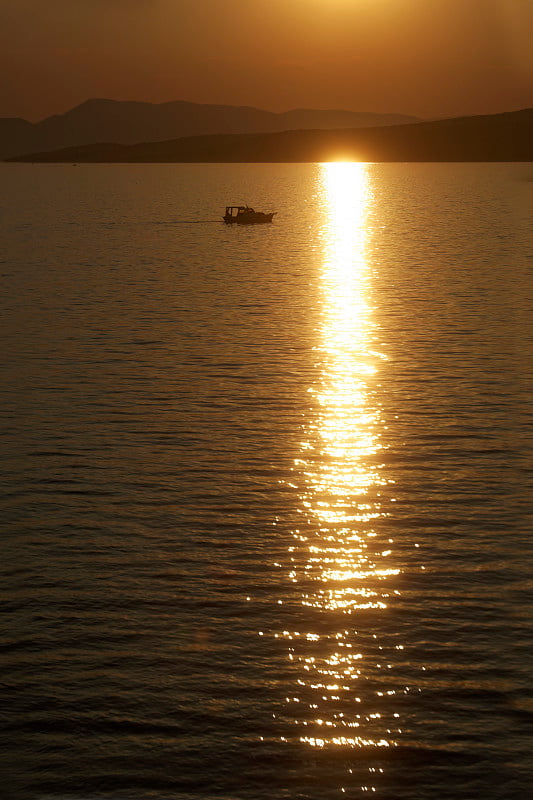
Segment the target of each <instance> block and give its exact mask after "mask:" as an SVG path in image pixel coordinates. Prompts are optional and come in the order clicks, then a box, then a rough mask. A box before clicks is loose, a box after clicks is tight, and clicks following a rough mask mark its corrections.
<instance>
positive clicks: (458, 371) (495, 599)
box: [0, 161, 533, 800]
mask: <svg viewBox="0 0 533 800" xmlns="http://www.w3.org/2000/svg"><path fill="white" fill-rule="evenodd" d="M0 178H1V185H2V192H1V195H0V231H1V233H0V282H1V283H0V285H1V292H0V318H1V323H0V324H1V339H0V341H1V353H0V362H1V365H2V380H1V389H0V391H1V420H2V424H1V432H0V470H1V482H0V502H1V506H0V527H1V529H2V533H1V538H0V572H1V586H2V614H1V617H0V628H1V639H0V646H1V682H0V684H1V703H0V715H1V719H2V727H1V739H0V744H1V747H0V767H1V777H0V795H1V797H2V798H5V800H341V799H342V798H360V797H361V798H364V797H374V798H376V799H377V800H478V798H479V799H480V800H511V798H513V799H514V798H526V797H527V796H531V795H529V791H530V790H531V785H532V782H533V746H532V745H533V736H532V734H533V682H532V656H533V632H532V625H531V620H532V605H533V592H532V589H533V580H532V567H533V562H532V548H531V535H530V534H531V527H532V526H531V510H532V502H531V498H532V494H533V493H532V491H531V488H532V487H531V470H532V462H531V454H532V409H531V402H530V400H531V367H532V363H533V343H532V319H533V314H532V306H533V279H532V277H533V276H532V273H533V224H532V223H533V164H506V163H496V164H463V163H457V164H455V163H452V164H426V163H421V164H400V163H390V164H366V163H345V162H341V161H339V162H331V163H325V164H157V165H153V164H135V165H128V164H122V165H117V164H79V165H76V164H60V165H55V164H6V163H4V164H1V165H0ZM230 204H231V205H239V204H248V205H251V206H253V207H255V208H256V209H257V210H261V211H275V212H276V216H275V217H274V221H273V222H272V224H266V225H250V226H247V225H225V224H224V223H223V221H222V215H223V213H224V211H225V207H226V205H230Z"/></svg>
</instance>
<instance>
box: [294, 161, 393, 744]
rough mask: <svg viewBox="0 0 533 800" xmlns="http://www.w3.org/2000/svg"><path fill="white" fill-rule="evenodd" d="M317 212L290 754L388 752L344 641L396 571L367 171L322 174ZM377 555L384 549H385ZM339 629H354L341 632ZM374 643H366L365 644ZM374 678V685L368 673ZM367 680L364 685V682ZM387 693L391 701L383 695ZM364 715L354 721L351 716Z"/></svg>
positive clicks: (379, 605) (297, 480)
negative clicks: (303, 750) (300, 626)
mask: <svg viewBox="0 0 533 800" xmlns="http://www.w3.org/2000/svg"><path fill="white" fill-rule="evenodd" d="M319 169H320V173H319V194H320V196H321V202H322V207H323V210H324V216H323V225H322V230H321V236H320V241H321V250H322V263H321V266H320V273H319V286H320V292H321V307H320V315H319V325H318V328H317V339H316V348H315V349H316V354H317V359H316V360H317V373H316V380H315V381H314V382H313V385H311V386H310V387H309V389H308V392H309V395H310V400H311V407H310V409H309V413H308V421H307V423H306V425H305V427H304V430H303V440H302V442H301V448H300V453H299V457H298V459H297V460H296V463H295V467H294V483H293V484H291V485H294V486H295V487H296V488H297V490H298V496H299V509H298V510H299V512H300V516H301V520H302V521H301V524H300V527H299V528H298V529H297V530H295V531H293V536H294V540H295V541H294V545H293V546H292V547H291V548H290V554H289V556H290V564H291V573H290V577H291V580H292V582H293V584H297V585H299V586H300V593H299V596H300V602H301V604H302V606H305V607H307V608H308V609H309V611H310V612H311V610H312V612H313V615H312V616H309V617H308V618H309V619H313V620H315V622H316V625H317V628H316V630H311V631H307V632H306V634H305V636H303V635H302V634H301V632H298V631H284V633H283V635H284V636H286V637H287V638H288V639H289V640H290V645H289V658H290V660H291V662H293V663H295V664H296V665H297V666H298V668H299V677H298V681H297V686H296V687H295V691H294V696H293V697H290V698H287V702H291V703H292V702H294V703H297V704H298V705H297V706H295V712H294V713H296V709H297V713H298V718H297V719H294V723H295V724H296V725H297V726H298V727H299V728H300V731H301V732H300V735H299V736H298V737H297V738H298V740H299V741H300V742H303V743H306V744H308V745H310V746H312V747H319V748H323V747H326V746H344V747H367V746H374V747H386V746H387V747H388V746H390V745H392V744H394V736H393V735H392V734H393V730H392V728H391V727H390V726H391V721H390V720H389V721H388V722H387V725H388V727H386V726H385V727H384V720H383V719H382V716H383V715H382V712H381V711H380V712H378V711H377V708H378V706H379V708H380V709H381V708H382V705H379V702H380V701H379V700H378V699H377V694H378V693H376V697H374V696H373V695H372V694H371V695H368V694H367V695H366V696H364V694H359V692H360V691H361V689H362V686H360V684H361V683H362V682H363V681H364V680H365V679H367V680H368V679H370V678H371V676H372V669H373V668H374V669H375V668H376V667H375V666H374V667H373V665H372V664H371V663H369V662H368V654H365V652H364V650H363V649H359V648H360V647H361V643H360V642H358V640H357V637H354V635H353V634H354V631H353V627H352V626H353V625H357V622H356V620H357V618H358V615H360V614H364V615H365V620H366V623H365V624H368V619H369V618H368V615H369V614H376V613H378V614H379V613H382V611H383V609H386V608H387V606H388V603H389V600H388V598H389V597H390V594H391V593H393V592H394V590H393V589H391V587H390V583H391V581H392V580H393V579H394V576H396V575H397V574H398V572H399V570H398V569H397V568H396V567H395V566H394V564H393V563H392V562H391V560H390V558H389V556H390V554H391V550H390V549H387V550H385V549H384V547H383V545H382V544H380V543H379V536H378V533H377V528H376V526H377V525H378V524H379V520H380V519H381V518H382V516H383V512H382V510H381V506H380V500H379V498H380V492H381V488H382V487H383V486H384V485H385V484H387V482H388V481H387V480H386V478H385V477H384V475H383V474H382V467H383V465H382V464H380V461H379V453H380V451H381V450H382V448H383V446H382V444H381V441H380V432H381V429H382V421H381V417H380V409H379V407H378V405H377V403H376V401H375V394H374V390H373V382H374V379H375V376H376V374H377V373H378V372H379V369H380V364H381V363H382V361H383V358H384V356H383V355H382V354H380V353H379V352H378V351H377V350H376V346H375V339H376V336H377V334H376V323H375V321H374V319H373V308H372V286H371V278H372V273H371V268H370V266H369V263H368V260H367V256H366V245H367V216H368V211H369V206H370V201H371V191H370V182H369V168H368V165H366V164H362V163H357V162H349V161H335V162H328V163H324V164H321V165H320V167H319ZM387 547H390V545H388V546H387ZM349 620H353V622H352V623H350V622H349ZM372 641H373V640H372ZM378 674H379V673H378ZM373 679H374V680H375V677H374V678H373ZM393 693H394V692H393ZM362 712H363V713H362Z"/></svg>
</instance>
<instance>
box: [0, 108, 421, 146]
mask: <svg viewBox="0 0 533 800" xmlns="http://www.w3.org/2000/svg"><path fill="white" fill-rule="evenodd" d="M416 119H417V118H416V117H409V116H406V115H402V114H374V113H371V112H355V111H335V110H325V111H321V110H313V109H294V110H292V111H286V112H283V113H275V112H272V111H263V110H261V109H258V108H252V107H248V106H222V105H203V104H199V103H189V102H185V101H181V100H178V101H175V102H171V103H159V104H154V103H140V102H130V101H121V100H87V101H86V102H85V103H82V104H81V105H79V106H76V107H75V108H72V109H70V111H67V112H66V113H65V114H58V115H54V116H52V117H47V118H46V119H44V120H42V121H41V122H37V123H31V122H28V121H26V120H24V119H17V118H3V119H2V118H0V158H8V157H9V156H16V155H22V154H23V153H29V152H36V151H39V152H44V151H49V150H58V149H60V148H64V147H73V146H77V145H84V144H94V143H97V142H116V143H117V144H135V143H138V142H156V141H166V140H169V139H177V138H180V137H183V136H200V135H208V134H232V133H270V132H275V131H284V130H299V129H330V128H359V127H374V126H378V125H396V124H399V123H403V122H414V121H416Z"/></svg>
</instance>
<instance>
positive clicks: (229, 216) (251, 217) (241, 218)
mask: <svg viewBox="0 0 533 800" xmlns="http://www.w3.org/2000/svg"><path fill="white" fill-rule="evenodd" d="M275 213H276V212H275V211H269V212H268V213H266V214H265V212H264V211H254V209H253V208H250V206H226V213H225V214H224V216H223V217H222V219H223V220H224V222H226V223H228V224H231V223H235V222H236V223H237V224H238V225H255V224H257V223H258V222H272V217H273V216H274V214H275Z"/></svg>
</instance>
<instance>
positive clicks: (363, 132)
mask: <svg viewBox="0 0 533 800" xmlns="http://www.w3.org/2000/svg"><path fill="white" fill-rule="evenodd" d="M338 159H352V160H359V161H533V109H531V108H529V109H524V110H522V111H513V112H506V113H503V114H491V115H487V116H475V117H457V118H453V119H446V120H439V121H436V122H421V123H417V124H412V125H396V126H389V127H377V128H365V129H350V130H346V129H343V130H307V131H302V130H300V131H284V132H282V133H270V134H264V133H263V134H240V135H216V136H195V137H185V138H180V139H174V140H171V141H166V142H148V143H143V144H135V145H120V144H116V143H104V144H93V145H88V146H85V147H75V148H67V149H64V150H60V151H56V152H52V153H50V152H48V153H34V154H29V155H25V156H21V157H19V158H16V159H10V160H14V161H15V160H16V161H43V162H44V161H48V162H68V161H71V162H72V161H74V162H122V163H134V162H146V163H151V162H317V161H330V160H338Z"/></svg>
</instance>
